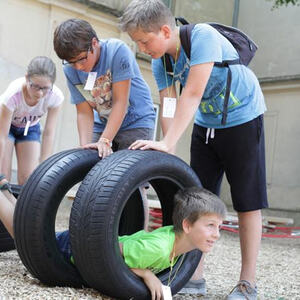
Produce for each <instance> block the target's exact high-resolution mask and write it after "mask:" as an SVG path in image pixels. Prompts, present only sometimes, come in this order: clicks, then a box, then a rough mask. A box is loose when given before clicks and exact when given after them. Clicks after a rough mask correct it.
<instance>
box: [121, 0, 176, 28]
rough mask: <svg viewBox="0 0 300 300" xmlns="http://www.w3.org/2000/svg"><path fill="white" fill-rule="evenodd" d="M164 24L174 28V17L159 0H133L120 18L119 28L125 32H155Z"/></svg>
mask: <svg viewBox="0 0 300 300" xmlns="http://www.w3.org/2000/svg"><path fill="white" fill-rule="evenodd" d="M165 24H167V25H169V26H170V27H171V28H172V29H174V28H175V18H174V16H173V15H172V12H171V10H170V9H169V8H168V7H167V6H166V5H165V4H164V3H163V2H162V1H161V0H133V1H131V2H130V3H129V5H128V6H127V7H126V8H125V11H124V13H123V15H122V17H121V18H120V28H121V30H122V31H126V32H130V31H134V30H137V29H142V30H143V31H145V32H157V31H159V29H160V28H161V27H162V26H163V25H165Z"/></svg>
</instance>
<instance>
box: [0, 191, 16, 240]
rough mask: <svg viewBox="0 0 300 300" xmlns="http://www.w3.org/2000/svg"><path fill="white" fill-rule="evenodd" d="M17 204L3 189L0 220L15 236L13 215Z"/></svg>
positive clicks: (0, 193) (0, 196) (0, 197)
mask: <svg viewBox="0 0 300 300" xmlns="http://www.w3.org/2000/svg"><path fill="white" fill-rule="evenodd" d="M14 210H15V205H14V204H13V203H11V201H10V200H8V199H7V198H6V196H5V195H4V194H3V192H2V191H0V220H1V221H2V223H3V224H4V226H5V228H6V229H7V231H8V232H9V234H10V235H11V236H12V237H13V235H14V231H13V217H14Z"/></svg>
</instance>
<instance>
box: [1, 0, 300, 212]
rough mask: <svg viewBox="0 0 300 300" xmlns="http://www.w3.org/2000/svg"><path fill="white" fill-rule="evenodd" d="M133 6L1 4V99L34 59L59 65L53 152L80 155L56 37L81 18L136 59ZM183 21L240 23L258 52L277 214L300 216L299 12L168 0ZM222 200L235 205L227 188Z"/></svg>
mask: <svg viewBox="0 0 300 300" xmlns="http://www.w3.org/2000/svg"><path fill="white" fill-rule="evenodd" d="M129 2H130V0H126V1H116V0H114V1H112V0H109V1H108V0H90V1H89V0H86V1H83V0H82V1H81V0H76V1H72V0H6V1H4V0H2V1H0V16H1V17H0V79H1V80H0V92H3V91H4V90H5V88H6V87H7V85H8V83H9V82H10V81H11V80H13V79H15V78H17V77H19V76H22V75H23V74H24V73H25V69H26V66H27V64H28V62H29V61H30V59H31V58H33V57H34V56H37V55H48V56H50V57H51V58H52V59H53V60H54V61H55V63H56V65H57V71H58V77H57V82H56V84H57V85H58V87H60V88H61V89H62V91H63V92H64V94H65V97H66V100H65V103H64V107H63V110H62V113H61V115H60V120H59V124H58V130H57V134H56V142H55V148H54V151H55V152H57V151H61V150H64V149H69V148H72V147H76V146H77V145H78V135H77V126H76V111H75V107H74V106H73V105H71V104H70V103H69V92H68V90H67V87H66V83H65V78H64V75H63V72H62V66H61V62H60V60H59V59H58V58H57V57H56V54H55V53H54V50H53V46H52V38H53V31H54V29H55V27H56V26H57V25H58V24H59V23H60V22H62V21H63V20H65V19H68V18H72V17H78V18H83V19H86V20H87V21H89V22H90V23H91V24H92V25H93V27H94V28H95V29H96V31H97V33H98V35H99V38H108V37H115V38H120V39H123V40H125V41H126V42H127V43H128V44H129V45H130V47H131V48H132V50H133V51H135V50H136V49H135V45H134V43H132V42H131V41H130V39H129V38H128V36H127V34H123V33H120V31H119V29H118V27H117V23H118V19H117V16H118V15H120V13H121V11H122V10H123V9H124V7H125V6H126V5H127V4H128V3H129ZM165 2H166V3H169V4H170V5H171V7H172V9H173V10H174V12H175V15H177V16H184V17H186V19H188V20H189V21H191V22H193V21H200V22H206V21H216V22H221V23H224V24H227V25H231V24H232V22H233V19H234V17H237V19H235V20H237V25H238V27H239V28H241V29H242V30H244V31H245V32H247V33H248V34H249V35H250V36H251V37H252V38H253V39H254V40H255V41H256V42H257V44H258V45H259V51H258V52H257V54H256V56H255V58H254V60H253V62H252V63H251V65H250V66H251V68H252V69H253V70H254V71H255V73H256V74H257V75H258V77H259V79H260V81H261V83H262V88H263V92H264V95H265V98H266V102H267V106H268V112H267V113H266V116H265V125H266V152H267V157H266V159H267V180H268V195H269V201H270V204H271V207H272V208H281V209H292V210H299V209H300V201H299V195H300V172H299V170H300V159H299V156H298V152H299V148H300V138H299V137H300V131H299V130H300V129H299V121H298V119H299V118H298V116H299V110H300V101H299V100H300V99H299V95H300V56H299V53H300V40H299V33H298V31H299V30H298V29H299V28H300V19H299V18H297V16H298V15H299V13H300V7H297V6H290V7H288V8H285V7H282V8H280V9H278V10H273V11H272V10H271V6H272V3H271V2H269V1H265V0H243V1H238V0H222V1H219V0H166V1H165ZM137 56H138V62H139V65H140V68H141V71H142V73H143V75H144V77H145V79H146V81H147V82H148V84H149V85H150V88H151V90H152V94H153V99H154V102H156V103H158V102H159V100H158V92H157V89H156V84H155V82H154V79H153V77H152V74H151V68H150V64H149V60H148V59H147V58H146V59H145V57H143V56H140V55H137ZM191 128H192V126H190V127H189V129H188V130H187V132H186V133H185V135H184V136H183V137H182V139H181V140H180V142H179V144H178V147H177V149H178V151H177V154H178V155H179V156H180V157H181V158H183V159H184V160H185V161H187V162H189V145H190V135H191ZM222 197H223V198H224V199H225V200H226V201H227V202H228V203H230V202H231V201H230V193H229V187H228V184H227V183H226V181H225V183H224V185H223V188H222Z"/></svg>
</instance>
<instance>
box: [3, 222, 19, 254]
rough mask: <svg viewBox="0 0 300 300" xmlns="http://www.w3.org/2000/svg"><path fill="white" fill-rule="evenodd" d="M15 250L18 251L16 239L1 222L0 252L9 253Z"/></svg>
mask: <svg viewBox="0 0 300 300" xmlns="http://www.w3.org/2000/svg"><path fill="white" fill-rule="evenodd" d="M14 249H16V246H15V242H14V239H13V238H12V237H11V236H10V234H9V233H8V231H7V230H6V228H5V227H4V225H3V223H2V222H1V221H0V252H7V251H10V250H14Z"/></svg>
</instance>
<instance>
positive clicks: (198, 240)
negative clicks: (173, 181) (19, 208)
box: [0, 187, 226, 299]
mask: <svg viewBox="0 0 300 300" xmlns="http://www.w3.org/2000/svg"><path fill="white" fill-rule="evenodd" d="M174 203H175V206H174V210H173V225H172V226H164V227H161V228H158V229H156V230H154V231H152V232H146V231H144V230H141V231H138V232H136V233H134V234H132V235H127V236H120V237H119V245H120V252H121V254H122V256H123V257H124V260H125V263H126V264H127V265H128V267H129V268H130V269H131V270H132V272H134V273H135V274H136V275H138V276H140V277H141V278H142V279H143V280H144V282H145V284H146V286H147V287H148V288H149V290H150V292H151V296H152V299H163V293H162V284H161V282H160V280H159V279H158V278H157V277H156V275H155V274H157V273H158V272H160V271H162V270H164V269H166V268H168V267H172V266H173V265H174V264H175V263H176V261H177V258H178V257H179V256H180V255H182V254H184V253H187V252H189V251H191V250H194V249H199V250H201V251H202V252H203V253H207V252H209V251H210V250H211V249H212V247H213V245H214V243H215V242H216V241H217V239H218V238H219V236H220V233H219V228H220V225H221V224H222V221H223V218H224V217H225V214H226V207H225V205H224V203H223V202H222V201H221V200H220V199H219V198H218V197H217V196H216V195H215V194H213V193H211V192H209V191H207V190H205V189H202V188H199V187H191V188H187V189H183V190H179V191H178V192H177V194H176V195H175V197H174ZM8 208H10V209H9V211H10V212H13V209H14V205H13V204H12V202H11V201H10V200H8V198H7V197H6V196H5V195H4V194H3V192H0V219H1V221H2V222H3V223H4V225H5V226H6V227H7V229H8V231H9V232H10V233H11V234H12V233H13V231H12V224H13V218H12V216H13V214H12V213H10V214H9V215H7V214H6V213H5V211H3V209H6V210H7V209H8ZM4 216H5V218H4ZM56 239H57V244H58V247H59V249H60V250H61V252H62V253H63V254H64V256H65V257H66V259H70V260H71V261H73V259H72V252H71V245H70V240H69V231H64V232H58V233H56Z"/></svg>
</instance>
